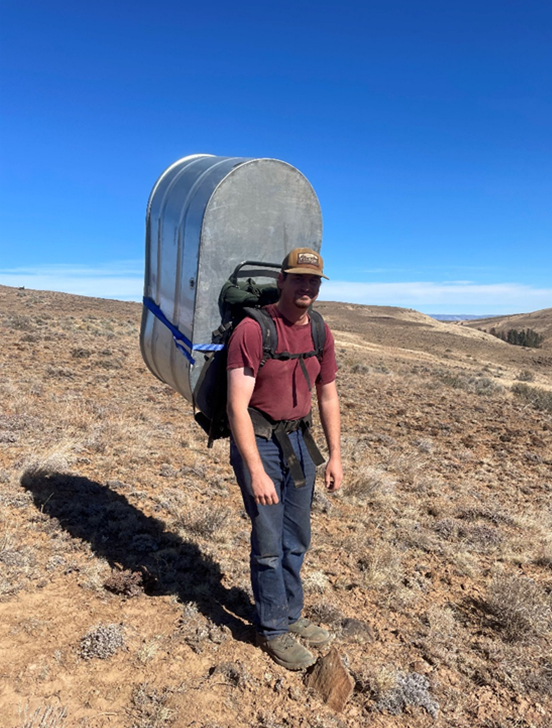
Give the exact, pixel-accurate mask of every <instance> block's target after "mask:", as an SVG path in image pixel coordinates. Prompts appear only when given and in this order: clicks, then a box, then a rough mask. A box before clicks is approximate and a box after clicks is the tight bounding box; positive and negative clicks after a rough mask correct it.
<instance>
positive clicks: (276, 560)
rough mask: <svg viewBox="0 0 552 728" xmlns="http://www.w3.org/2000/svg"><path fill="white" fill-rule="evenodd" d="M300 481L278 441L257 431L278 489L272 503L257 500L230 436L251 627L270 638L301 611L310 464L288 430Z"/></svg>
mask: <svg viewBox="0 0 552 728" xmlns="http://www.w3.org/2000/svg"><path fill="white" fill-rule="evenodd" d="M289 438H290V440H291V444H292V445H293V449H294V450H295V452H296V454H297V457H298V458H299V462H300V463H301V467H302V468H303V472H304V473H305V480H306V485H304V486H303V487H302V488H296V487H295V484H294V482H293V479H292V477H291V474H290V472H289V468H288V467H287V465H286V463H285V461H284V456H283V453H282V451H281V449H280V446H279V445H278V443H277V442H276V440H275V439H274V438H272V439H271V440H265V439H264V438H262V437H257V438H256V440H257V447H258V449H259V454H260V456H261V460H262V462H263V465H264V469H265V471H266V473H267V475H269V476H270V478H272V481H273V482H274V487H275V489H276V493H277V495H278V500H279V502H278V503H277V504H276V505H270V506H264V505H257V504H256V503H255V500H254V498H253V495H252V491H251V478H250V476H249V471H248V470H247V467H246V466H245V463H244V462H243V460H242V458H241V455H240V453H239V451H238V448H237V447H236V445H235V443H234V441H233V440H231V442H230V462H231V464H232V467H233V468H234V472H235V474H236V479H237V481H238V484H239V486H240V488H241V492H242V496H243V503H244V506H245V510H246V512H247V515H248V516H249V518H250V519H251V557H250V565H251V586H252V588H253V596H254V598H255V607H256V627H257V630H258V632H259V633H260V634H262V635H264V636H265V637H268V638H269V639H272V638H273V637H277V636H278V635H280V634H284V633H285V632H287V631H288V627H289V625H290V624H293V622H296V621H297V620H298V619H299V617H300V616H301V610H302V609H303V587H302V585H301V576H300V571H301V566H302V565H303V559H304V557H305V553H306V551H307V549H308V547H309V544H310V536H311V526H310V512H311V505H312V496H313V492H314V479H315V475H316V468H315V466H314V463H313V462H312V459H311V457H310V455H309V453H308V451H307V448H306V447H305V443H304V441H303V435H302V433H301V431H297V432H292V433H290V435H289Z"/></svg>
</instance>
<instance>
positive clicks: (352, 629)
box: [341, 618, 374, 644]
mask: <svg viewBox="0 0 552 728" xmlns="http://www.w3.org/2000/svg"><path fill="white" fill-rule="evenodd" d="M341 635H342V637H344V638H345V639H347V640H348V641H349V642H358V643H360V644H366V643H368V642H373V641H374V633H373V632H372V628H371V627H370V625H369V624H367V623H366V622H363V621H362V620H361V619H353V618H347V619H344V620H343V621H342V622H341Z"/></svg>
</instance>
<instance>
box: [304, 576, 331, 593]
mask: <svg viewBox="0 0 552 728" xmlns="http://www.w3.org/2000/svg"><path fill="white" fill-rule="evenodd" d="M303 587H304V589H305V591H306V592H307V593H310V594H312V593H314V594H323V593H324V592H325V591H326V590H327V589H328V588H329V587H330V581H329V579H328V577H327V576H326V574H324V572H323V571H310V572H309V573H307V574H306V575H305V576H304V577H303Z"/></svg>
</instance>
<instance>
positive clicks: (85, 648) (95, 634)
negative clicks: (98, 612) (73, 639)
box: [80, 624, 125, 660]
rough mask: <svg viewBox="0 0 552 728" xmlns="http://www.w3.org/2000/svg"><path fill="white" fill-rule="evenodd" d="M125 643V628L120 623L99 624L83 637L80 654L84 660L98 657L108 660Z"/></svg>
mask: <svg viewBox="0 0 552 728" xmlns="http://www.w3.org/2000/svg"><path fill="white" fill-rule="evenodd" d="M124 644H125V638H124V634H123V629H122V627H121V625H119V624H98V625H97V626H96V627H92V628H91V629H90V630H89V631H88V632H87V633H86V634H85V635H84V636H83V637H82V639H81V647H80V656H81V657H82V658H83V659H84V660H91V659H92V658H94V657H98V658H99V659H100V660H106V659H107V658H108V657H111V656H112V655H114V654H115V653H116V652H117V651H118V650H120V649H121V647H123V646H124Z"/></svg>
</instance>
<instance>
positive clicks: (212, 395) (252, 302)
mask: <svg viewBox="0 0 552 728" xmlns="http://www.w3.org/2000/svg"><path fill="white" fill-rule="evenodd" d="M246 265H259V264H258V263H254V262H252V261H245V262H244V263H241V264H240V266H238V268H236V270H235V271H234V273H233V275H232V276H231V277H230V279H229V280H228V281H226V283H225V284H224V285H223V287H222V290H221V293H220V296H219V310H220V315H221V322H222V323H221V325H220V326H219V328H218V329H217V330H216V331H214V332H213V343H215V344H220V345H222V347H223V348H222V349H221V350H220V351H217V352H215V353H214V354H210V355H207V356H206V359H207V360H208V361H207V363H206V364H205V366H204V367H203V370H202V375H201V377H200V379H199V380H198V383H197V386H196V389H195V392H194V401H195V404H196V407H197V411H196V413H195V420H196V422H197V423H198V424H199V425H200V426H201V427H202V428H203V430H205V432H206V433H207V435H208V436H209V442H208V446H209V447H212V444H213V441H214V440H218V439H220V438H223V437H228V436H229V435H230V430H229V428H228V420H227V416H226V403H227V397H228V391H227V374H226V365H227V361H228V342H229V340H230V337H231V335H232V332H233V331H234V328H235V327H236V326H237V325H238V323H239V322H240V321H241V320H242V319H244V318H245V317H246V316H249V317H250V318H253V319H254V320H255V321H257V323H258V324H259V326H260V328H261V333H262V338H263V359H262V361H261V366H263V365H264V363H265V362H266V361H267V359H279V360H289V359H299V362H300V365H301V368H302V370H303V373H304V374H305V377H306V379H307V383H308V385H309V389H312V383H311V382H310V381H309V377H308V374H307V371H306V367H305V365H304V359H306V358H308V357H311V356H316V357H318V358H319V359H321V358H322V352H323V350H324V345H325V343H326V327H325V325H324V320H323V318H322V316H321V315H320V314H319V313H318V312H317V311H310V312H309V315H310V321H311V332H312V339H313V343H314V348H313V350H312V351H309V352H302V353H299V354H290V353H289V352H286V351H284V352H279V353H278V354H277V353H276V349H277V348H278V334H277V330H276V325H275V323H274V321H273V320H272V318H271V316H270V315H269V314H268V313H267V312H266V311H264V310H263V307H264V306H267V305H269V304H271V303H276V301H277V300H278V295H279V294H278V288H277V286H276V284H275V283H268V284H259V283H257V282H256V281H255V280H254V279H253V278H247V279H245V280H240V279H239V271H240V270H241V269H242V267H244V266H246ZM262 265H263V266H265V267H267V266H268V267H269V268H271V269H274V270H271V271H264V272H263V274H267V273H268V274H272V275H273V276H274V277H277V275H278V272H279V270H280V265H279V264H271V263H262Z"/></svg>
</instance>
